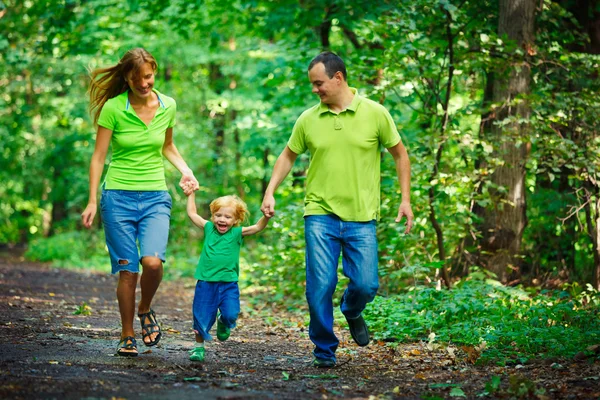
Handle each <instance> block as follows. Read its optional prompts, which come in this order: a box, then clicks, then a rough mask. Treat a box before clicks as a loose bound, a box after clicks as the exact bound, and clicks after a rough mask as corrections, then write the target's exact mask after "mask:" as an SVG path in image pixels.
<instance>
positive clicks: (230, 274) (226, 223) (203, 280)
mask: <svg viewBox="0 0 600 400" xmlns="http://www.w3.org/2000/svg"><path fill="white" fill-rule="evenodd" d="M187 213H188V216H189V217H190V219H191V220H192V222H193V223H194V224H195V225H197V226H198V227H200V228H204V246H203V247H202V254H201V255H200V259H199V260H198V266H197V268H196V273H195V275H194V277H195V278H196V279H197V280H198V282H197V283H196V291H195V293H194V305H193V309H192V311H193V313H194V332H196V347H195V348H194V349H193V350H191V351H190V360H191V361H204V341H205V340H212V336H211V335H210V334H209V333H208V332H209V331H210V328H212V326H213V325H214V323H215V320H216V321H217V339H219V340H221V341H224V340H227V339H228V338H229V333H230V330H231V329H232V328H234V327H235V322H236V320H237V317H238V314H239V312H240V291H239V288H238V283H237V282H238V277H239V261H240V247H241V245H242V237H243V236H248V235H253V234H255V233H258V232H260V231H262V230H263V229H265V227H266V226H267V223H268V221H269V220H268V218H266V217H261V218H260V220H258V222H257V223H256V225H252V226H247V227H243V228H242V227H240V226H239V224H240V223H241V222H243V221H244V220H245V219H246V218H247V216H248V208H247V207H246V204H245V203H244V202H243V201H242V200H241V199H240V198H238V197H237V196H224V197H219V198H218V199H215V200H213V201H212V202H211V203H210V213H211V220H210V221H207V220H205V219H204V218H202V217H201V216H199V215H198V214H197V213H196V199H195V196H194V192H192V193H191V194H190V195H189V196H188V199H187ZM217 310H218V311H219V312H220V315H219V316H218V319H217Z"/></svg>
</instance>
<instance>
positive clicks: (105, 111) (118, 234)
mask: <svg viewBox="0 0 600 400" xmlns="http://www.w3.org/2000/svg"><path fill="white" fill-rule="evenodd" d="M157 67H158V65H157V63H156V60H155V59H154V57H152V55H151V54H150V53H148V52H147V51H146V50H144V49H141V48H137V49H133V50H129V51H128V52H127V53H125V55H124V56H123V58H121V60H120V61H119V63H118V64H117V65H114V66H112V67H108V68H99V69H96V70H94V71H92V72H91V84H90V90H89V93H90V112H91V114H92V116H93V118H94V123H95V124H97V126H98V132H97V135H96V146H95V148H94V154H93V155H92V160H91V162H90V173H89V176H90V178H89V179H90V192H89V201H88V205H87V207H86V208H85V211H84V212H83V213H82V214H81V218H82V220H83V224H84V225H85V226H86V227H87V228H89V227H90V226H91V225H92V222H93V220H94V217H95V215H96V209H97V200H96V198H97V189H98V186H99V183H100V177H101V176H102V171H103V168H104V161H105V159H106V153H107V151H108V147H109V144H112V159H111V162H110V165H109V167H108V172H107V174H106V178H105V181H104V183H103V184H102V189H103V190H102V196H101V200H100V212H101V215H102V219H103V225H104V232H105V234H106V244H107V247H108V251H109V253H110V259H111V264H112V273H119V282H118V285H117V299H118V302H119V312H120V314H121V324H122V330H121V339H120V341H119V345H118V347H117V354H118V355H120V356H129V357H135V356H137V355H138V350H137V343H136V340H135V331H134V328H133V319H134V315H135V314H134V313H135V290H136V286H137V282H138V275H139V264H141V265H142V276H141V279H140V287H141V292H142V295H141V299H140V302H139V304H138V305H137V314H138V317H139V319H140V323H141V325H142V338H143V342H144V344H145V345H146V346H154V345H156V344H157V343H158V342H159V340H160V338H161V330H160V326H159V325H158V321H157V319H156V316H155V314H154V311H153V310H152V308H151V304H152V298H153V297H154V294H155V293H156V290H157V289H158V286H159V285H160V282H161V280H162V276H163V262H164V261H165V251H166V246H167V240H168V236H169V219H170V214H171V197H170V195H169V193H168V191H167V185H166V182H165V175H164V165H163V155H164V157H166V158H167V160H169V162H170V163H171V164H173V166H175V168H177V169H178V170H179V172H181V174H182V177H181V181H180V182H179V185H180V186H181V187H182V189H184V191H186V194H187V192H190V191H193V190H197V189H198V181H197V180H196V178H195V177H194V174H193V173H192V171H191V170H190V168H189V167H188V166H187V164H186V162H185V161H184V160H183V158H182V157H181V155H180V154H179V152H178V151H177V148H176V147H175V144H174V143H173V126H174V125H175V109H176V104H175V100H173V99H172V98H170V97H168V96H165V95H164V94H162V93H160V92H158V91H157V90H155V89H153V86H154V76H155V73H156V70H157ZM136 241H137V242H139V247H140V250H139V252H138V246H137V244H136Z"/></svg>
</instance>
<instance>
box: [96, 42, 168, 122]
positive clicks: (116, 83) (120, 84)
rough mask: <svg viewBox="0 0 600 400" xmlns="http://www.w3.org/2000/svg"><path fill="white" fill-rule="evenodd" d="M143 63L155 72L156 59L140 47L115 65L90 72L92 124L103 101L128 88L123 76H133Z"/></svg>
mask: <svg viewBox="0 0 600 400" xmlns="http://www.w3.org/2000/svg"><path fill="white" fill-rule="evenodd" d="M145 63H149V64H150V65H151V66H152V70H153V71H155V72H156V70H157V68H158V64H157V63H156V60H155V59H154V57H152V54H150V53H149V52H148V51H146V50H145V49H142V48H141V47H140V48H136V49H131V50H129V51H128V52H127V53H125V55H124V56H123V57H122V58H121V59H120V60H119V63H118V64H117V65H113V66H112V67H107V68H97V69H95V70H93V71H91V72H90V79H91V81H90V88H89V94H90V114H91V115H92V117H93V118H94V125H95V124H97V123H98V117H99V116H100V111H101V110H102V107H103V106H104V103H106V101H107V100H108V99H112V98H113V97H115V96H118V95H120V94H121V93H123V92H126V91H127V90H128V89H129V85H128V84H127V81H125V77H126V76H128V75H129V74H132V76H134V77H135V75H136V74H137V73H138V71H139V69H140V67H141V66H142V65H144V64H145Z"/></svg>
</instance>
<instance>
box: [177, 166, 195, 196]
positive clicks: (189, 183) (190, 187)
mask: <svg viewBox="0 0 600 400" xmlns="http://www.w3.org/2000/svg"><path fill="white" fill-rule="evenodd" d="M179 187H180V188H181V189H182V190H183V192H184V193H185V195H186V196H189V195H190V194H192V192H194V191H196V190H198V189H200V185H199V184H198V181H197V180H196V177H194V174H192V173H191V172H190V173H189V174H183V175H182V177H181V180H180V181H179Z"/></svg>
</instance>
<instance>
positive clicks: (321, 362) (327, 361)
mask: <svg viewBox="0 0 600 400" xmlns="http://www.w3.org/2000/svg"><path fill="white" fill-rule="evenodd" d="M312 365H313V367H316V368H333V367H335V360H333V359H331V358H315V359H314V360H313V363H312Z"/></svg>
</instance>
